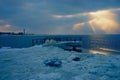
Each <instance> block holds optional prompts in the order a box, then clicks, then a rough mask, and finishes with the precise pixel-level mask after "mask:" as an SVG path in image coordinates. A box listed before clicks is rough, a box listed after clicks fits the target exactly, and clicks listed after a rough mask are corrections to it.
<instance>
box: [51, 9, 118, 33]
mask: <svg viewBox="0 0 120 80" xmlns="http://www.w3.org/2000/svg"><path fill="white" fill-rule="evenodd" d="M115 11H120V8H111V9H106V10H98V11H94V12H84V13H77V14H71V15H54V16H53V17H54V18H56V19H61V18H66V19H70V18H75V17H76V18H81V17H82V18H83V17H85V18H87V19H86V21H84V22H82V23H81V22H80V23H75V24H73V25H72V27H73V30H77V29H80V28H81V27H85V26H86V25H89V26H90V28H91V29H92V31H93V32H94V33H97V32H98V30H99V31H102V32H105V33H115V32H116V30H117V29H118V28H119V26H120V23H119V22H118V21H117V20H116V16H117V14H116V13H115Z"/></svg>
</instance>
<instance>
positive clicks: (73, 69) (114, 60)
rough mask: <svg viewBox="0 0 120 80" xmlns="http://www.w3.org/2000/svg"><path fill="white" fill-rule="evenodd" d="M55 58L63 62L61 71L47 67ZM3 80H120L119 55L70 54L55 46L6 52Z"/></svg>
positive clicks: (0, 57) (0, 54) (1, 53)
mask: <svg viewBox="0 0 120 80" xmlns="http://www.w3.org/2000/svg"><path fill="white" fill-rule="evenodd" d="M53 58H58V59H59V60H60V61H61V63H62V64H61V67H59V68H58V67H51V66H46V65H45V64H44V61H45V60H48V62H49V60H50V61H51V59H53ZM75 58H78V59H79V60H77V61H76V60H74V59H75ZM58 62H59V61H58ZM0 80H120V55H115V54H109V55H101V54H90V53H77V52H72V51H71V52H69V51H65V50H63V49H60V48H57V47H52V46H49V47H42V46H34V47H31V48H22V49H5V48H3V49H0Z"/></svg>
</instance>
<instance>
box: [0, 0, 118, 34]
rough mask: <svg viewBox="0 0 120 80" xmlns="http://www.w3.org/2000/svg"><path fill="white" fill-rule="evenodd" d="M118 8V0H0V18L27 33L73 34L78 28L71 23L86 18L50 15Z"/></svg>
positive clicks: (14, 28) (12, 28) (83, 31)
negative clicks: (24, 29)
mask: <svg viewBox="0 0 120 80" xmlns="http://www.w3.org/2000/svg"><path fill="white" fill-rule="evenodd" d="M119 7H120V0H0V20H4V21H6V23H7V24H11V25H12V27H11V30H13V31H15V30H16V31H18V30H17V29H23V28H26V30H28V31H29V32H33V33H40V34H48V33H55V34H57V33H58V34H74V33H79V31H77V32H75V31H73V30H72V25H73V24H74V23H79V22H84V21H85V20H87V17H79V18H72V19H55V18H54V17H53V16H52V15H68V14H76V13H83V12H89V11H96V10H101V9H109V8H119ZM116 13H117V14H119V12H116ZM0 24H1V23H0ZM80 31H81V32H82V33H86V32H88V33H89V32H90V33H91V31H90V29H89V28H88V27H84V28H81V30H80ZM81 32H80V33H81Z"/></svg>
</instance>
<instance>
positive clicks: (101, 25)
mask: <svg viewBox="0 0 120 80" xmlns="http://www.w3.org/2000/svg"><path fill="white" fill-rule="evenodd" d="M89 17H90V20H89V22H88V23H89V24H90V26H91V28H92V30H93V31H94V32H95V31H96V28H97V29H100V30H103V31H104V32H106V33H113V32H114V31H115V30H116V29H117V28H118V25H119V23H118V22H117V21H116V19H115V14H114V13H113V12H112V11H111V10H101V11H97V12H91V13H89Z"/></svg>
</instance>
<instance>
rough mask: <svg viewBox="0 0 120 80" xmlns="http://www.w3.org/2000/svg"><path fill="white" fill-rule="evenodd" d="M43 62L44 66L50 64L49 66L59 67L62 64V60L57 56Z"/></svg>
mask: <svg viewBox="0 0 120 80" xmlns="http://www.w3.org/2000/svg"><path fill="white" fill-rule="evenodd" d="M43 63H44V64H45V65H46V66H51V67H60V66H61V65H62V61H61V60H60V59H58V58H51V59H47V60H45V61H44V62H43Z"/></svg>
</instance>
